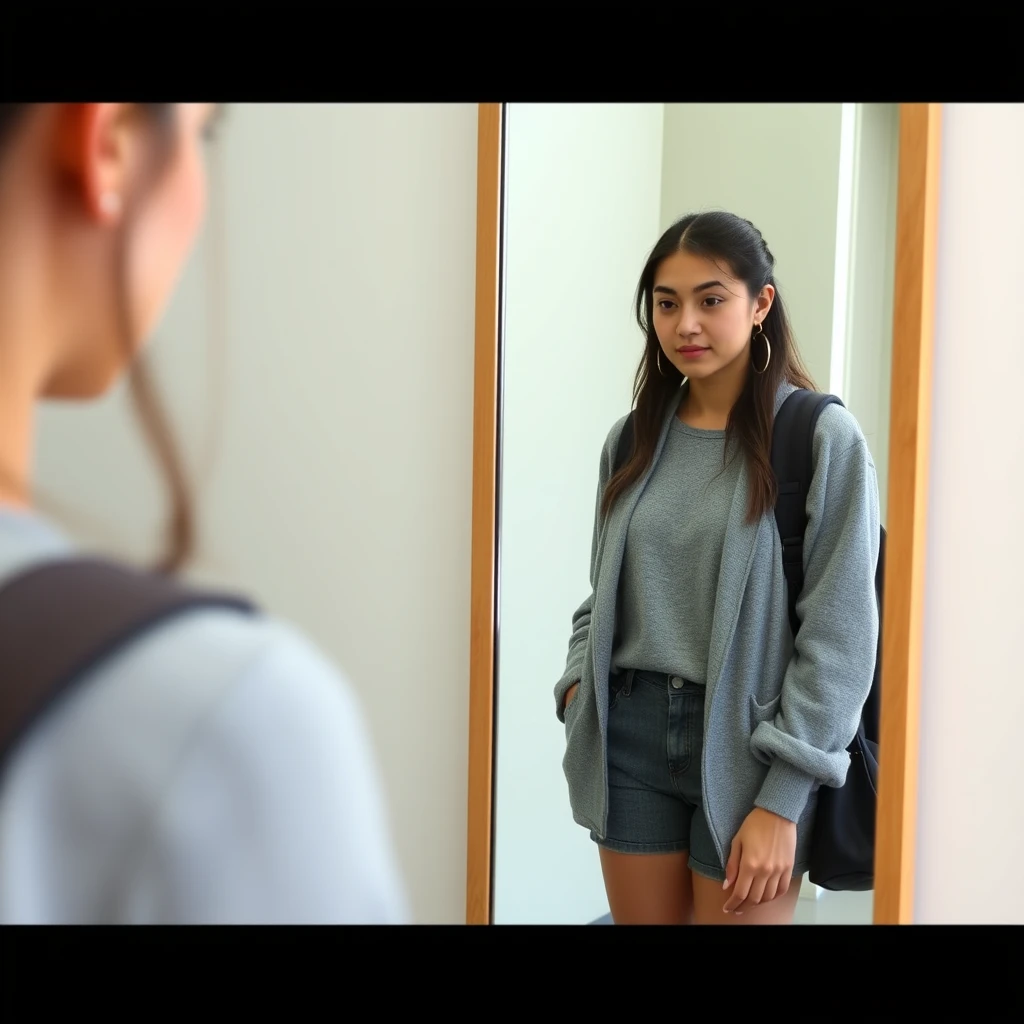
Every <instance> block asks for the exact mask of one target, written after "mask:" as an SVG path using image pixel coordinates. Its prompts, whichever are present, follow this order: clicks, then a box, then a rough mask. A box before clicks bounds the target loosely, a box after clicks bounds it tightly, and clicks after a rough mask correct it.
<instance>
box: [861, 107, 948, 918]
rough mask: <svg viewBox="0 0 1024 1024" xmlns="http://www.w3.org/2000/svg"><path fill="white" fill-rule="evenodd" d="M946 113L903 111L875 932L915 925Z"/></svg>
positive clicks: (931, 109) (920, 109)
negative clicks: (877, 927)
mask: <svg viewBox="0 0 1024 1024" xmlns="http://www.w3.org/2000/svg"><path fill="white" fill-rule="evenodd" d="M941 118H942V107H941V105H940V104H936V103H920V104H919V103H913V104H910V103H904V104H901V105H900V146H899V186H898V200H897V210H896V264H895V267H896V270H895V295H896V301H895V303H894V312H893V344H892V348H893V351H892V392H891V406H890V421H889V523H888V546H887V551H886V580H885V602H884V621H883V623H882V628H883V630H884V632H883V637H882V639H883V645H882V691H881V744H880V746H881V756H880V759H879V762H880V763H879V792H878V820H877V826H876V829H877V831H876V839H875V893H874V923H875V924H912V923H913V919H914V867H915V854H916V838H917V777H918V755H919V743H920V735H919V729H920V705H921V652H922V644H923V624H924V587H925V556H926V542H927V520H926V514H927V504H928V465H929V456H930V448H931V443H930V442H931V401H932V349H933V326H934V309H935V266H936V260H937V241H938V220H939V175H940V167H941V148H940V147H941Z"/></svg>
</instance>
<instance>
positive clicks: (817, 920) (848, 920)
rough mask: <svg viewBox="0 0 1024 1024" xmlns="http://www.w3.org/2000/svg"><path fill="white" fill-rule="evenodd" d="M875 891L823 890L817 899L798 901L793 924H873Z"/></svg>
mask: <svg viewBox="0 0 1024 1024" xmlns="http://www.w3.org/2000/svg"><path fill="white" fill-rule="evenodd" d="M873 896H874V893H871V892H823V893H821V895H820V896H819V897H818V899H816V900H808V899H799V900H797V901H796V904H797V905H796V916H795V918H794V919H793V924H871V911H872V908H873V904H874V900H873Z"/></svg>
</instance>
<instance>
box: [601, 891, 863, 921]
mask: <svg viewBox="0 0 1024 1024" xmlns="http://www.w3.org/2000/svg"><path fill="white" fill-rule="evenodd" d="M872 896H873V893H870V892H823V893H822V894H821V896H820V898H819V899H816V900H809V899H799V900H797V909H796V917H795V919H794V920H793V924H871V907H872ZM611 923H612V918H611V914H605V915H604V917H599V918H598V919H597V920H596V921H592V922H591V924H611Z"/></svg>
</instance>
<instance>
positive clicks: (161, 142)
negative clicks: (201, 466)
mask: <svg viewBox="0 0 1024 1024" xmlns="http://www.w3.org/2000/svg"><path fill="white" fill-rule="evenodd" d="M35 106H36V104H31V103H2V104H0V155H2V153H3V149H4V147H6V146H7V145H8V144H9V143H10V140H11V137H12V135H13V134H14V133H15V130H16V128H17V126H18V125H19V123H20V122H21V121H22V120H23V119H24V118H25V117H26V116H27V115H28V114H29V113H30V112H31V110H32V109H33V108H34V107H35ZM136 106H137V107H138V109H139V110H140V112H142V114H143V115H144V116H145V117H146V119H147V121H148V123H149V125H150V126H151V127H152V129H153V132H152V134H153V143H154V145H153V149H152V151H151V154H152V155H151V159H150V165H149V168H148V173H149V178H148V180H147V182H146V184H147V185H150V186H151V185H152V184H153V181H154V180H155V179H156V178H157V177H159V175H160V173H161V171H162V170H163V169H164V168H165V167H166V166H167V163H168V161H169V159H170V156H171V152H172V150H173V147H174V144H175V141H176V134H175V129H176V127H177V122H176V118H175V105H174V104H173V103H140V104H137V105H136ZM139 198H141V197H140V196H139V195H136V196H126V197H125V199H126V204H125V206H126V213H125V218H124V220H123V221H122V223H121V225H120V228H119V236H118V240H117V273H118V288H119V302H118V305H119V310H118V314H119V321H120V334H121V339H122V343H123V344H124V345H125V346H127V347H128V349H129V352H131V351H132V348H133V346H132V338H131V328H130V323H131V322H130V316H129V307H128V297H127V288H126V265H125V264H126V253H125V242H126V237H127V233H128V228H129V226H130V220H131V209H132V206H133V204H134V203H135V202H137V201H138V199H139ZM129 388H130V395H131V398H132V406H133V408H134V411H135V414H136V418H137V419H138V422H139V425H140V426H141V428H142V431H143V434H144V435H145V438H146V441H147V443H148V445H149V448H150V450H151V452H152V454H153V455H154V457H155V458H156V461H157V464H158V465H159V468H160V470H161V474H162V476H163V478H164V483H165V486H166V488H167V492H168V496H169V506H168V509H167V518H166V526H165V542H164V549H163V551H162V553H161V555H160V557H159V558H158V559H157V562H156V565H155V568H156V570H157V571H158V572H165V573H173V572H175V571H177V570H178V569H180V568H181V567H182V566H183V565H184V564H185V563H186V562H187V561H188V559H189V558H190V557H191V555H192V553H193V549H194V547H195V520H194V516H193V512H192V500H191V494H190V490H189V485H188V481H187V477H186V474H185V470H184V466H183V463H182V460H181V457H180V454H179V451H178V448H177V445H176V443H175V440H174V435H173V433H172V431H171V428H170V423H169V420H168V417H167V414H166V411H165V410H164V407H163V404H162V402H161V401H160V397H159V394H158V392H157V389H156V387H155V385H154V383H153V380H152V378H151V376H150V374H149V371H148V369H147V365H146V362H145V359H144V358H143V357H142V356H138V357H134V356H133V358H132V360H131V369H130V372H129Z"/></svg>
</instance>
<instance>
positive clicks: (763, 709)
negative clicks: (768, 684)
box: [750, 693, 782, 733]
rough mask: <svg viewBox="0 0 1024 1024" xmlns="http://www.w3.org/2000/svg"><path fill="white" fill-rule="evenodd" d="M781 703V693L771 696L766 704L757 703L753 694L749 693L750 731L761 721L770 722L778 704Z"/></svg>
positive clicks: (777, 708)
mask: <svg viewBox="0 0 1024 1024" xmlns="http://www.w3.org/2000/svg"><path fill="white" fill-rule="evenodd" d="M781 703H782V694H781V693H780V694H778V695H777V696H775V697H772V699H771V700H770V701H768V703H767V704H758V702H757V701H756V700H755V699H754V695H753V694H751V695H750V731H751V733H753V731H754V730H755V729H756V728H757V727H758V726H759V725H760V724H761V723H762V722H770V721H771V720H772V719H773V718H774V717H775V716H776V714H777V713H778V710H779V705H780V704H781Z"/></svg>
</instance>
